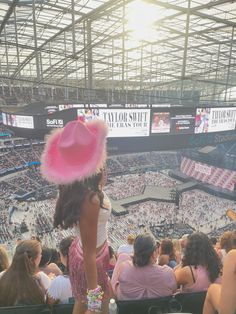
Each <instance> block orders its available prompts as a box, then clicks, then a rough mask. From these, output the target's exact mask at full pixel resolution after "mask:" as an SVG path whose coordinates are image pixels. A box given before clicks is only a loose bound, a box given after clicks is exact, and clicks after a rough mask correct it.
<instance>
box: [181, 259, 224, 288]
mask: <svg viewBox="0 0 236 314" xmlns="http://www.w3.org/2000/svg"><path fill="white" fill-rule="evenodd" d="M192 270H193V274H194V278H195V283H194V284H192V285H191V286H188V287H184V286H182V292H198V291H205V290H207V289H208V287H209V286H210V285H211V284H212V282H211V281H210V279H209V275H208V271H207V269H206V267H205V266H201V265H199V266H197V268H194V266H192ZM220 282H221V278H220V277H218V278H217V279H216V280H215V283H220Z"/></svg>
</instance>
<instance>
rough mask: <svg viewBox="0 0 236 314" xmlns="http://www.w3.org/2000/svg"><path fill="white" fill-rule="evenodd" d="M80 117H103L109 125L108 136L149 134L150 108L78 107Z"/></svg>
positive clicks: (87, 118) (86, 118) (85, 118)
mask: <svg viewBox="0 0 236 314" xmlns="http://www.w3.org/2000/svg"><path fill="white" fill-rule="evenodd" d="M77 115H78V118H79V119H82V120H85V121H89V120H93V119H102V120H104V121H105V122H106V123H107V125H108V126H109V134H108V137H138V136H149V129H150V110H149V109H123V110H119V109H100V108H94V109H78V110H77Z"/></svg>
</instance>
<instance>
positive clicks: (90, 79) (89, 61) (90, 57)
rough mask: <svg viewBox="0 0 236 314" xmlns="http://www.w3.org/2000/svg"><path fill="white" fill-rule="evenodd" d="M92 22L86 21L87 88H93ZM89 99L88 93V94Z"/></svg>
mask: <svg viewBox="0 0 236 314" xmlns="http://www.w3.org/2000/svg"><path fill="white" fill-rule="evenodd" d="M91 32H92V22H91V20H88V21H87V65H88V88H89V89H92V88H93V53H92V34H91ZM89 98H90V93H89Z"/></svg>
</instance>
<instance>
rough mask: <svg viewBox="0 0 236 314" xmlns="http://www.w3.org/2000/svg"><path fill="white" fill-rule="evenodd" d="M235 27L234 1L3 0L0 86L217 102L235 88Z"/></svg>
mask: <svg viewBox="0 0 236 314" xmlns="http://www.w3.org/2000/svg"><path fill="white" fill-rule="evenodd" d="M140 12H141V14H140ZM235 26H236V2H235V1H226V0H211V1H210V0H160V1H159V0H146V1H145V0H143V2H142V1H141V0H133V1H132V0H69V1H68V0H1V2H0V56H1V57H0V87H1V86H10V87H14V86H18V87H19V86H31V87H38V88H39V87H41V88H55V87H61V88H65V87H66V88H72V89H73V88H84V89H89V90H93V89H103V90H108V91H111V90H112V91H113V90H114V91H118V90H119V91H127V90H137V91H138V90H144V91H145V90H146V91H155V90H166V91H171V90H174V91H178V93H179V98H180V99H181V98H182V97H183V95H184V92H185V91H186V90H195V91H200V93H201V97H202V98H201V99H208V100H217V99H219V95H220V94H221V93H222V92H223V91H225V90H227V89H229V88H231V87H234V86H236V67H235V66H236V63H235V61H236V34H235ZM222 100H227V93H225V94H223V98H222Z"/></svg>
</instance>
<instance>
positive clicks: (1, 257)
mask: <svg viewBox="0 0 236 314" xmlns="http://www.w3.org/2000/svg"><path fill="white" fill-rule="evenodd" d="M8 267H9V259H8V255H7V250H6V249H5V248H4V246H2V245H0V272H2V271H3V270H5V269H7V268H8Z"/></svg>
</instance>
